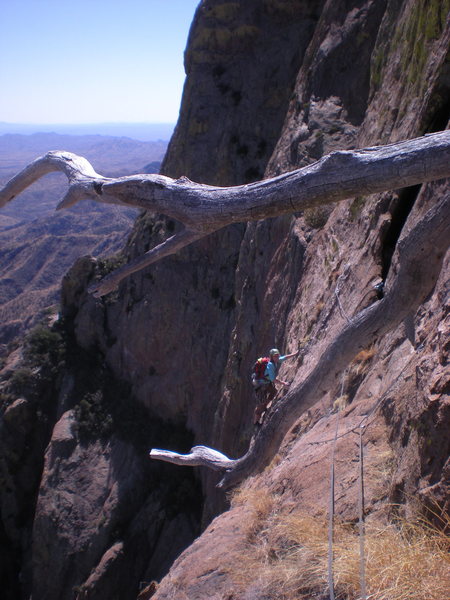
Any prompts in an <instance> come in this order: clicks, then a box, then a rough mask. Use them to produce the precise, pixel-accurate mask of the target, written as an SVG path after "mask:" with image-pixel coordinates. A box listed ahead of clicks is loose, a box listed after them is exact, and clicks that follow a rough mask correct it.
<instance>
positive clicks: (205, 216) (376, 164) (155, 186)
mask: <svg viewBox="0 0 450 600" xmlns="http://www.w3.org/2000/svg"><path fill="white" fill-rule="evenodd" d="M51 171H62V172H64V173H65V174H66V175H67V177H68V180H69V190H68V192H67V194H66V196H65V197H64V199H63V200H62V202H61V203H60V204H59V205H58V208H59V209H61V208H65V207H68V206H71V205H73V204H74V203H75V202H78V201H79V200H81V199H83V198H91V199H93V200H96V201H98V202H105V203H113V204H120V205H131V206H137V207H140V208H144V209H146V210H149V211H152V212H156V213H162V214H165V215H167V216H169V217H172V218H174V219H176V220H178V221H180V222H181V223H183V224H184V226H185V229H184V230H183V231H181V232H180V233H178V234H176V235H175V236H174V237H173V238H171V239H170V240H168V241H167V242H164V243H163V244H161V245H160V246H157V247H156V248H153V249H151V250H149V252H147V253H146V254H145V255H144V256H142V257H140V258H138V259H136V260H135V261H133V262H132V263H130V264H128V265H125V266H123V267H121V268H120V270H118V271H116V272H113V273H111V274H110V275H108V276H107V277H106V278H105V279H103V280H102V281H100V282H99V283H97V284H95V285H93V286H92V288H91V289H90V291H91V292H92V293H94V294H95V295H97V296H102V295H104V294H107V293H108V292H110V291H112V290H113V289H115V288H116V287H117V285H118V283H119V282H120V281H121V280H122V279H123V278H124V277H126V276H127V275H129V274H130V273H133V272H135V271H136V270H139V269H142V268H144V267H146V266H147V265H149V264H151V263H153V262H155V261H157V260H160V259H161V258H162V257H164V256H168V255H170V254H173V253H174V252H177V251H178V250H180V249H181V248H182V247H184V246H186V245H188V244H190V243H192V242H193V241H195V240H198V239H199V238H201V237H203V236H205V235H208V234H210V233H212V232H213V231H216V230H218V229H221V228H222V227H225V226H226V225H229V224H231V223H237V222H244V221H253V220H259V219H266V218H269V217H275V216H278V215H283V214H287V213H292V212H296V211H301V210H305V209H307V208H311V207H314V206H320V205H322V204H328V203H331V202H338V201H340V200H344V199H346V198H352V197H354V196H357V195H368V194H373V193H376V192H381V191H384V190H390V189H396V188H400V187H405V186H410V185H415V184H418V183H422V182H426V181H432V180H434V179H441V178H443V177H448V176H450V131H443V132H439V133H435V134H431V135H427V136H423V137H420V138H416V139H414V140H407V141H404V142H398V143H395V144H388V145H386V146H378V147H373V148H364V149H361V150H352V151H344V152H333V153H331V154H329V155H327V156H325V157H323V158H322V159H321V160H319V161H318V162H316V163H314V164H312V165H308V166H306V167H303V168H302V169H298V170H296V171H292V172H290V173H286V174H284V175H280V176H279V177H274V178H272V179H267V180H264V181H259V182H257V183H252V184H249V185H241V186H235V187H231V188H221V187H217V186H208V185H202V184H198V183H194V182H192V181H190V180H189V179H187V178H185V177H182V178H180V179H177V180H174V179H171V178H170V177H164V176H162V175H132V176H129V177H119V178H117V179H109V178H106V177H102V176H101V175H99V174H98V173H96V172H95V171H94V169H93V168H92V166H91V165H90V164H89V163H88V161H86V160H85V159H84V158H82V157H79V156H76V155H75V154H71V153H69V152H62V151H55V152H49V153H47V154H46V155H45V156H43V157H41V158H39V159H37V160H36V161H34V162H33V163H32V164H31V165H29V166H28V167H26V168H25V169H24V170H23V171H21V172H20V173H19V174H18V175H16V176H15V177H14V178H13V179H11V180H10V181H9V182H8V183H7V184H6V185H5V187H4V188H3V189H2V190H1V191H0V207H2V206H4V205H5V204H6V202H9V201H11V200H12V199H13V198H14V197H16V196H17V195H18V194H19V193H20V192H22V191H23V190H24V189H25V188H26V187H28V186H29V185H31V184H32V183H33V182H34V181H36V180H37V179H39V177H42V176H43V175H45V174H47V173H49V172H51Z"/></svg>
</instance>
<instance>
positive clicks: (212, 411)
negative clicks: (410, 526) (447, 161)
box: [0, 0, 450, 600]
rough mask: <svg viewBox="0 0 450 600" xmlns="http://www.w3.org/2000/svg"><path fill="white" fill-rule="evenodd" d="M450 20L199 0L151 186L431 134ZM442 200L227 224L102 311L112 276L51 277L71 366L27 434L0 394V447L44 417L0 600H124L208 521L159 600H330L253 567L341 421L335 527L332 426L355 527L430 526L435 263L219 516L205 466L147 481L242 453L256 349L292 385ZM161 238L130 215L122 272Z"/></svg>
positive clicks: (16, 466)
mask: <svg viewBox="0 0 450 600" xmlns="http://www.w3.org/2000/svg"><path fill="white" fill-rule="evenodd" d="M244 5H245V6H244ZM449 10H450V7H449V5H448V3H442V2H431V3H430V2H427V3H426V2H425V1H424V0H403V1H402V0H396V1H389V0H354V1H344V0H342V1H340V0H339V1H333V2H326V3H317V2H307V1H306V0H304V1H302V0H299V1H298V2H297V1H296V2H287V1H283V0H264V2H261V1H256V0H255V1H253V0H252V1H251V2H246V3H240V2H225V1H219V0H204V1H203V2H201V3H200V5H199V8H198V10H197V13H196V17H195V20H194V23H193V25H192V28H191V33H190V37H189V43H188V48H187V51H186V70H187V80H186V84H185V93H184V98H183V104H182V109H181V114H180V120H179V123H178V125H177V129H176V132H175V134H174V137H173V139H172V142H171V144H170V147H169V151H168V153H167V155H166V158H165V161H164V165H163V169H164V173H165V174H167V175H170V176H174V177H176V176H179V175H186V176H188V177H189V178H191V179H193V180H197V181H200V182H206V183H216V184H220V185H232V184H237V183H245V182H249V181H252V180H255V179H258V178H260V177H262V176H263V175H264V176H266V177H267V176H272V175H276V174H278V173H281V172H284V171H287V170H289V169H294V168H297V167H300V166H302V165H304V164H307V163H310V162H313V161H314V160H317V159H318V158H320V157H321V156H322V155H323V154H325V153H327V152H329V151H331V150H334V149H337V148H339V149H350V148H354V147H361V146H364V145H368V144H373V145H375V144H377V143H387V142H389V141H394V140H398V139H401V138H406V137H414V136H418V135H422V134H424V133H427V132H429V131H436V130H439V129H444V128H446V127H447V124H448V118H449V105H448V97H449V87H450V80H449V75H448V48H449V40H450V29H449V19H448V16H449ZM449 193H450V192H449V187H448V182H435V183H432V184H427V185H423V186H418V187H417V188H414V189H404V190H395V191H393V192H389V193H385V194H381V195H376V196H371V197H365V196H364V195H361V196H360V197H358V198H354V199H352V200H349V201H346V202H341V203H339V204H338V205H337V206H335V207H330V208H329V209H327V210H323V209H322V210H312V209H311V210H308V211H305V213H303V214H296V215H292V216H290V217H283V218H278V219H273V220H270V221H266V222H258V223H251V224H247V225H245V224H242V225H236V226H232V227H229V228H227V229H225V230H222V231H220V232H218V233H217V234H214V235H212V236H210V237H209V238H207V239H205V240H203V241H201V242H199V243H198V244H195V245H193V246H192V247H191V248H188V249H186V250H183V251H182V252H180V253H179V254H177V255H176V256H174V257H171V258H168V259H165V260H164V261H161V262H160V263H157V264H156V265H154V266H152V267H150V268H149V269H147V270H146V271H145V272H143V273H138V274H136V275H134V276H132V277H130V278H129V279H128V280H126V281H124V282H123V284H122V285H121V287H120V289H119V290H118V292H116V293H114V294H111V295H110V296H108V297H106V298H105V299H103V300H96V299H94V298H92V297H91V296H89V295H88V294H87V292H86V285H87V283H88V282H89V281H91V280H92V279H93V278H95V277H98V276H99V275H101V274H102V273H104V272H105V269H106V268H107V265H100V266H98V265H96V264H95V262H94V261H93V260H91V259H89V258H85V259H83V260H81V261H79V262H78V263H77V264H76V265H75V266H74V267H73V268H72V270H71V271H70V272H69V273H68V274H67V276H66V277H65V280H64V282H63V305H64V309H63V314H64V324H63V329H62V334H61V336H62V338H63V339H64V341H65V347H66V355H65V365H64V366H63V367H61V366H60V367H59V370H58V373H59V374H58V378H59V379H57V381H56V383H55V385H54V389H53V390H52V392H51V393H49V397H48V401H47V403H46V407H47V409H48V407H49V406H50V407H51V410H50V413H49V414H48V415H47V417H46V419H45V426H44V425H43V424H42V423H43V419H42V414H41V413H42V407H41V405H40V404H39V403H40V402H42V399H41V396H39V395H38V396H37V397H32V396H30V394H29V395H28V397H27V396H26V395H24V397H23V398H21V400H20V401H19V400H14V399H13V397H12V395H11V394H12V392H11V391H9V394H10V396H8V402H7V404H8V407H7V410H6V412H5V414H4V422H3V424H2V427H3V428H4V431H6V432H7V434H6V437H4V438H3V439H5V440H8V439H9V438H8V437H7V436H14V434H15V432H17V431H21V430H23V429H24V428H25V427H29V428H31V430H33V431H35V430H36V429H33V428H36V426H35V425H34V424H35V423H36V422H39V423H41V428H40V429H39V431H40V435H39V436H37V435H35V436H34V437H33V438H32V439H33V442H32V444H33V449H34V450H36V454H37V455H38V456H40V458H39V459H37V463H39V464H36V465H33V469H32V470H33V473H34V475H33V479H32V480H31V481H29V484H28V487H27V486H25V485H24V481H28V479H27V471H26V468H28V469H30V468H31V467H30V465H29V464H28V463H26V462H23V461H22V462H21V461H20V460H18V459H17V456H21V455H23V454H24V453H25V450H24V448H25V444H26V443H30V442H29V441H28V442H25V439H23V441H20V439H21V438H15V439H16V444H18V445H19V447H15V448H14V452H12V451H11V445H10V444H8V443H5V444H4V446H5V447H4V449H3V456H4V461H3V465H4V466H3V467H2V469H3V471H2V473H3V478H4V479H5V480H7V481H8V494H7V495H3V497H2V530H1V538H0V539H2V543H3V545H4V547H5V548H7V549H8V551H9V552H10V556H11V557H12V558H11V560H10V562H9V563H8V564H7V565H6V566H4V567H3V568H4V570H5V576H7V577H9V582H10V588H11V589H13V590H14V593H15V595H14V593H13V594H12V595H10V596H9V597H10V598H13V597H14V598H16V597H27V596H26V594H29V593H31V592H32V594H33V599H37V600H40V599H41V598H49V599H53V598H55V599H56V598H58V599H64V598H72V597H73V595H74V593H75V596H76V597H78V598H98V599H103V598H107V597H108V598H110V597H118V598H119V597H120V598H121V599H122V598H124V599H125V598H135V597H136V595H137V591H138V587H139V584H140V583H141V582H149V581H150V580H151V579H160V578H161V577H162V575H164V573H166V572H167V570H168V569H169V566H170V565H171V563H172V562H173V560H174V558H175V557H176V555H177V554H178V553H179V552H180V551H181V550H182V549H183V548H185V547H186V546H188V545H189V544H190V543H191V542H192V540H193V539H194V537H195V536H197V535H198V534H199V533H200V532H201V529H202V527H205V526H206V525H207V524H208V522H209V521H210V520H211V518H212V517H213V516H215V515H217V514H218V513H219V512H222V511H224V512H222V514H221V515H220V516H218V517H217V518H215V519H214V521H213V522H212V523H211V524H210V525H209V527H208V528H207V529H206V530H205V531H204V533H203V534H202V535H201V536H200V537H198V539H197V540H196V541H195V543H194V544H192V545H190V546H189V547H188V548H187V549H186V551H185V552H184V553H183V554H181V556H180V557H179V558H178V560H177V561H176V562H175V563H174V564H173V566H172V568H171V569H170V571H169V573H168V575H167V576H166V577H164V578H163V579H162V581H161V583H160V585H159V588H158V590H157V591H156V592H155V591H154V588H152V589H153V592H154V596H153V597H154V598H157V599H162V598H180V599H181V598H190V599H193V598H198V599H203V598H205V599H206V598H217V599H219V598H220V599H225V598H228V599H231V598H248V599H250V598H263V597H264V598H275V597H277V598H279V597H283V598H294V597H303V596H301V594H307V593H309V594H310V596H305V597H312V595H313V594H316V596H315V597H317V598H326V597H327V596H326V594H325V591H324V590H326V585H325V584H323V583H322V585H321V587H320V586H316V587H315V585H316V584H314V583H308V585H309V587H308V586H306V584H305V586H306V587H305V588H301V586H300V584H299V583H298V582H297V583H296V584H295V585H296V586H297V587H295V586H294V588H293V589H291V588H289V589H288V587H285V588H283V590H284V591H283V594H284V596H283V595H282V594H281V587H280V586H279V584H277V581H279V580H277V579H276V577H275V576H274V574H273V573H272V575H270V573H269V571H268V570H265V571H264V575H262V574H259V575H258V577H256V576H255V573H259V569H260V566H261V564H263V563H264V564H266V565H271V564H272V565H274V569H275V568H276V566H277V564H276V560H279V559H280V557H282V556H285V555H286V554H287V548H288V546H289V544H290V543H291V542H292V540H290V541H289V538H288V537H286V533H283V534H281V533H280V532H281V529H280V527H281V526H282V524H283V523H284V522H288V519H289V518H293V516H295V515H298V514H300V513H299V511H301V514H302V515H305V514H308V515H309V516H310V517H314V519H316V521H314V522H316V523H319V522H320V519H322V517H323V515H324V514H326V512H327V510H328V496H329V480H328V472H329V464H330V456H331V442H330V440H332V439H333V435H334V432H335V431H336V427H338V431H339V433H340V434H344V435H342V437H339V440H338V443H337V445H336V450H335V456H336V459H335V462H336V481H337V485H338V490H339V491H338V495H337V500H336V511H337V514H338V515H339V516H340V517H341V518H342V519H345V520H346V521H347V522H354V521H355V520H356V519H357V514H358V503H357V496H358V474H357V460H358V450H357V446H356V445H355V439H356V436H355V435H354V434H353V433H350V432H351V431H352V430H353V429H355V430H356V431H358V429H359V425H360V424H361V422H364V424H365V428H364V431H365V433H364V435H363V442H364V453H365V484H366V486H365V510H366V513H367V518H368V519H369V520H371V522H374V523H376V522H383V523H385V522H386V519H387V518H388V513H389V510H388V506H390V505H391V504H392V503H395V504H396V505H398V506H399V508H398V509H397V513H398V514H400V515H407V516H410V515H412V514H413V512H414V511H415V510H416V509H417V508H418V506H417V505H419V504H420V505H421V506H422V507H423V506H428V507H436V506H439V507H440V508H447V510H448V503H449V497H450V495H449V479H448V477H449V462H448V460H449V459H448V456H449V454H450V452H449V451H450V436H449V433H448V419H449V406H450V404H449V397H448V393H449V389H448V359H449V356H448V353H449V342H448V330H449V316H448V313H449V302H450V299H449V296H448V272H449V264H448V257H447V260H446V262H445V263H444V268H443V270H442V273H441V277H440V280H439V283H438V285H437V286H436V289H435V290H434V292H433V294H432V295H431V296H430V297H429V298H428V299H427V300H426V302H425V303H424V304H423V305H422V306H421V307H420V309H419V310H418V311H417V313H416V314H415V315H410V317H409V318H408V320H407V322H406V323H405V324H404V325H402V326H401V327H399V328H398V329H397V330H395V331H392V332H390V333H389V334H388V335H386V336H384V337H383V338H381V339H379V340H377V342H376V344H374V346H373V347H370V348H367V349H364V350H363V351H362V352H361V353H360V354H359V355H357V356H356V357H355V358H354V360H353V361H352V362H351V363H350V364H349V365H348V367H347V369H346V370H345V371H344V372H343V373H340V374H338V376H337V378H336V381H335V384H334V386H333V387H332V388H331V389H330V390H329V391H328V394H327V395H326V396H325V397H320V398H317V403H316V405H314V406H313V407H312V408H311V409H309V410H308V411H305V413H304V415H303V416H302V418H301V419H300V421H299V422H298V423H297V424H296V426H295V427H294V428H293V429H292V430H291V431H290V433H289V434H288V436H287V437H286V439H285V440H284V443H283V446H282V448H281V450H280V453H279V454H278V455H277V456H276V457H274V461H273V462H272V464H271V465H270V467H269V468H268V469H266V471H265V472H264V473H263V474H259V475H256V474H255V477H254V478H252V480H251V481H250V482H247V483H246V484H244V486H243V488H242V489H241V491H240V493H239V494H237V495H236V496H235V499H234V501H233V505H232V508H231V509H229V507H228V500H227V498H226V497H225V496H224V495H223V493H221V492H220V493H219V492H218V491H217V490H216V489H215V487H214V485H215V483H216V482H217V476H216V475H215V474H214V473H211V472H201V471H200V470H199V472H197V470H196V471H195V472H192V471H190V470H188V469H182V468H181V467H176V466H173V465H157V464H153V463H150V464H149V462H148V460H147V458H146V450H147V449H148V448H150V447H161V446H163V447H166V448H170V449H175V450H179V451H187V450H188V449H189V447H190V445H191V444H192V442H195V443H201V444H206V445H210V446H213V447H214V448H217V449H218V450H221V451H223V452H225V453H226V454H228V455H229V456H233V457H234V456H239V455H241V454H242V453H243V452H245V451H246V449H247V447H248V444H249V441H250V438H251V435H252V433H253V432H252V430H251V414H252V411H253V397H252V389H251V386H250V383H249V372H250V370H251V366H252V364H253V362H254V360H255V358H256V357H257V356H260V355H262V354H265V353H266V352H267V350H268V348H269V347H272V346H274V345H275V346H280V347H281V348H282V349H283V351H286V352H292V351H295V350H297V348H299V347H300V348H301V358H298V359H292V360H291V361H290V362H289V363H286V366H284V367H283V378H286V379H292V380H293V381H294V382H298V381H301V380H302V379H303V378H304V377H305V375H306V374H307V373H308V372H309V370H310V369H311V368H312V365H313V364H314V362H315V361H316V360H317V357H318V356H320V355H321V354H322V353H323V351H324V349H325V348H326V346H327V344H328V343H329V342H330V341H331V340H332V339H333V338H334V337H335V336H336V334H337V333H338V332H339V331H340V330H341V328H342V327H343V325H345V324H346V323H347V321H348V320H351V319H352V318H353V317H354V316H355V315H356V314H357V313H358V311H360V310H361V309H362V308H364V307H366V306H368V305H369V304H371V303H373V302H376V301H377V293H380V292H377V291H376V289H375V288H374V285H375V284H378V283H380V282H382V283H384V285H385V286H389V283H390V281H391V279H392V276H393V273H394V272H395V270H396V269H397V267H398V265H397V264H396V254H395V248H396V245H397V243H398V240H399V239H401V237H402V235H404V232H405V231H406V230H408V229H409V228H410V227H412V226H413V225H414V223H416V222H418V220H420V219H421V218H422V217H423V215H424V214H425V212H426V210H427V209H428V208H429V207H430V206H432V205H433V204H434V203H435V202H436V200H437V198H440V197H442V196H443V195H448V194H449ZM176 227H177V224H176V223H174V222H172V221H170V220H168V219H166V218H164V217H161V216H158V215H148V214H143V215H141V216H140V218H139V219H138V221H137V222H136V225H135V229H134V233H133V235H132V236H131V239H130V241H129V244H128V246H127V248H126V249H125V250H124V253H123V256H122V257H121V258H120V260H127V259H129V258H131V257H133V256H134V255H136V254H138V253H142V252H144V251H146V250H147V249H148V248H149V247H151V246H152V245H154V244H155V243H156V242H157V241H158V240H161V239H162V238H164V237H166V236H167V235H168V234H170V232H172V231H173V230H174V229H175V228H176ZM100 267H101V269H103V271H101V270H100ZM53 381H54V382H55V380H53ZM15 383H16V385H17V381H16V382H15ZM46 389H47V390H48V387H47V388H46ZM16 395H17V394H16ZM39 411H41V413H39ZM38 413H39V414H40V417H39V418H40V421H39V420H38V421H36V419H37V418H38V416H39V415H38ZM8 415H9V416H8ZM33 419H34V420H33ZM363 419H365V420H364V421H363ZM28 439H30V438H28ZM44 448H46V450H45V454H44V455H43V452H44ZM26 465H28V466H27V467H26ZM39 469H42V476H39V477H37V476H36V472H38V471H39ZM185 471H186V472H185ZM34 498H36V500H37V502H36V509H35V510H34V508H31V507H32V506H33V501H34ZM433 510H434V509H433ZM200 511H202V513H203V516H202V517H201V516H200V514H199V513H200ZM280 515H282V516H283V518H284V521H283V523H282V522H281V520H280V517H279V516H280ZM277 519H278V520H277ZM274 524H275V525H276V526H277V527H278V529H274ZM274 531H275V532H278V533H273V532H274ZM271 532H272V533H271ZM270 536H272V537H270ZM283 536H285V537H283ZM311 536H312V533H311V531H310V533H309V539H311ZM280 539H281V540H285V542H283V543H284V544H285V545H284V546H283V547H282V548H281V547H280V546H279V545H278V546H277V543H278V542H279V540H280ZM291 545H292V543H291ZM264 548H265V550H264V552H266V551H267V554H263V549H264ZM270 548H272V551H271V550H270ZM280 548H281V549H280ZM270 552H272V554H271V553H270ZM318 553H319V552H318V549H317V548H316V550H314V552H313V555H316V554H317V555H318ZM63 556H64V558H62V557H63ZM244 558H245V561H244ZM275 559H276V560H275ZM251 560H253V562H251ZM306 568H307V567H306V563H305V571H304V573H306ZM296 569H297V570H298V565H297V567H296ZM20 571H21V581H22V583H19V578H18V573H19V572H20ZM278 571H280V569H278ZM300 572H301V569H300ZM305 581H306V575H305ZM286 585H287V584H286ZM289 590H290V591H289ZM447 591H448V590H447ZM153 592H150V591H149V592H148V593H147V596H146V597H149V594H150V593H153ZM289 593H290V594H291V595H290V596H289ZM352 594H353V592H352V591H351V588H349V587H348V588H345V589H343V591H342V597H345V598H353V597H355V596H354V595H352ZM114 595H115V596H114ZM144 595H145V594H144ZM417 597H419V596H417ZM437 597H438V596H437ZM443 597H446V594H445V592H444V595H443V596H442V598H443Z"/></svg>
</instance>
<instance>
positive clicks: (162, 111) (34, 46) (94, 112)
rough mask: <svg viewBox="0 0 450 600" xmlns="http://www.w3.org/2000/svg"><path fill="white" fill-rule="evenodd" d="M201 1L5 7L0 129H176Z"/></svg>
mask: <svg viewBox="0 0 450 600" xmlns="http://www.w3.org/2000/svg"><path fill="white" fill-rule="evenodd" d="M198 4H199V0H72V2H62V1H61V0H10V1H9V2H7V1H6V0H4V1H2V2H1V6H0V81H1V87H2V92H1V94H0V121H3V122H8V123H45V124H47V123H54V124H57V123H83V124H84V123H105V122H108V123H109V122H111V123H117V122H121V123H123V122H125V123H175V122H176V121H177V118H178V112H179V107H180V101H181V94H182V87H183V82H184V77H185V73H184V67H183V53H184V49H185V47H186V42H187V37H188V33H189V27H190V24H191V22H192V19H193V16H194V12H195V9H196V7H197V5H198Z"/></svg>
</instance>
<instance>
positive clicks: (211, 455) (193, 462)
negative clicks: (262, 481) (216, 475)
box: [150, 446, 235, 471]
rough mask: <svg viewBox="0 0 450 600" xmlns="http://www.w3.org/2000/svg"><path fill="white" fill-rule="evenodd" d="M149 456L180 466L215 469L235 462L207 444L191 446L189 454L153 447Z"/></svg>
mask: <svg viewBox="0 0 450 600" xmlns="http://www.w3.org/2000/svg"><path fill="white" fill-rule="evenodd" d="M150 458H154V459H156V460H163V461H165V462H170V463H174V464H176V465H182V466H190V467H202V466H205V467H209V468H210V469H214V470H216V471H222V470H224V469H229V468H231V467H232V466H233V464H234V462H235V461H234V460H231V459H230V458H228V456H225V454H222V452H218V451H217V450H213V449H212V448H208V447H207V446H194V447H193V448H191V450H190V452H189V454H178V452H171V451H170V450H159V449H156V448H154V449H153V450H151V451H150Z"/></svg>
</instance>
